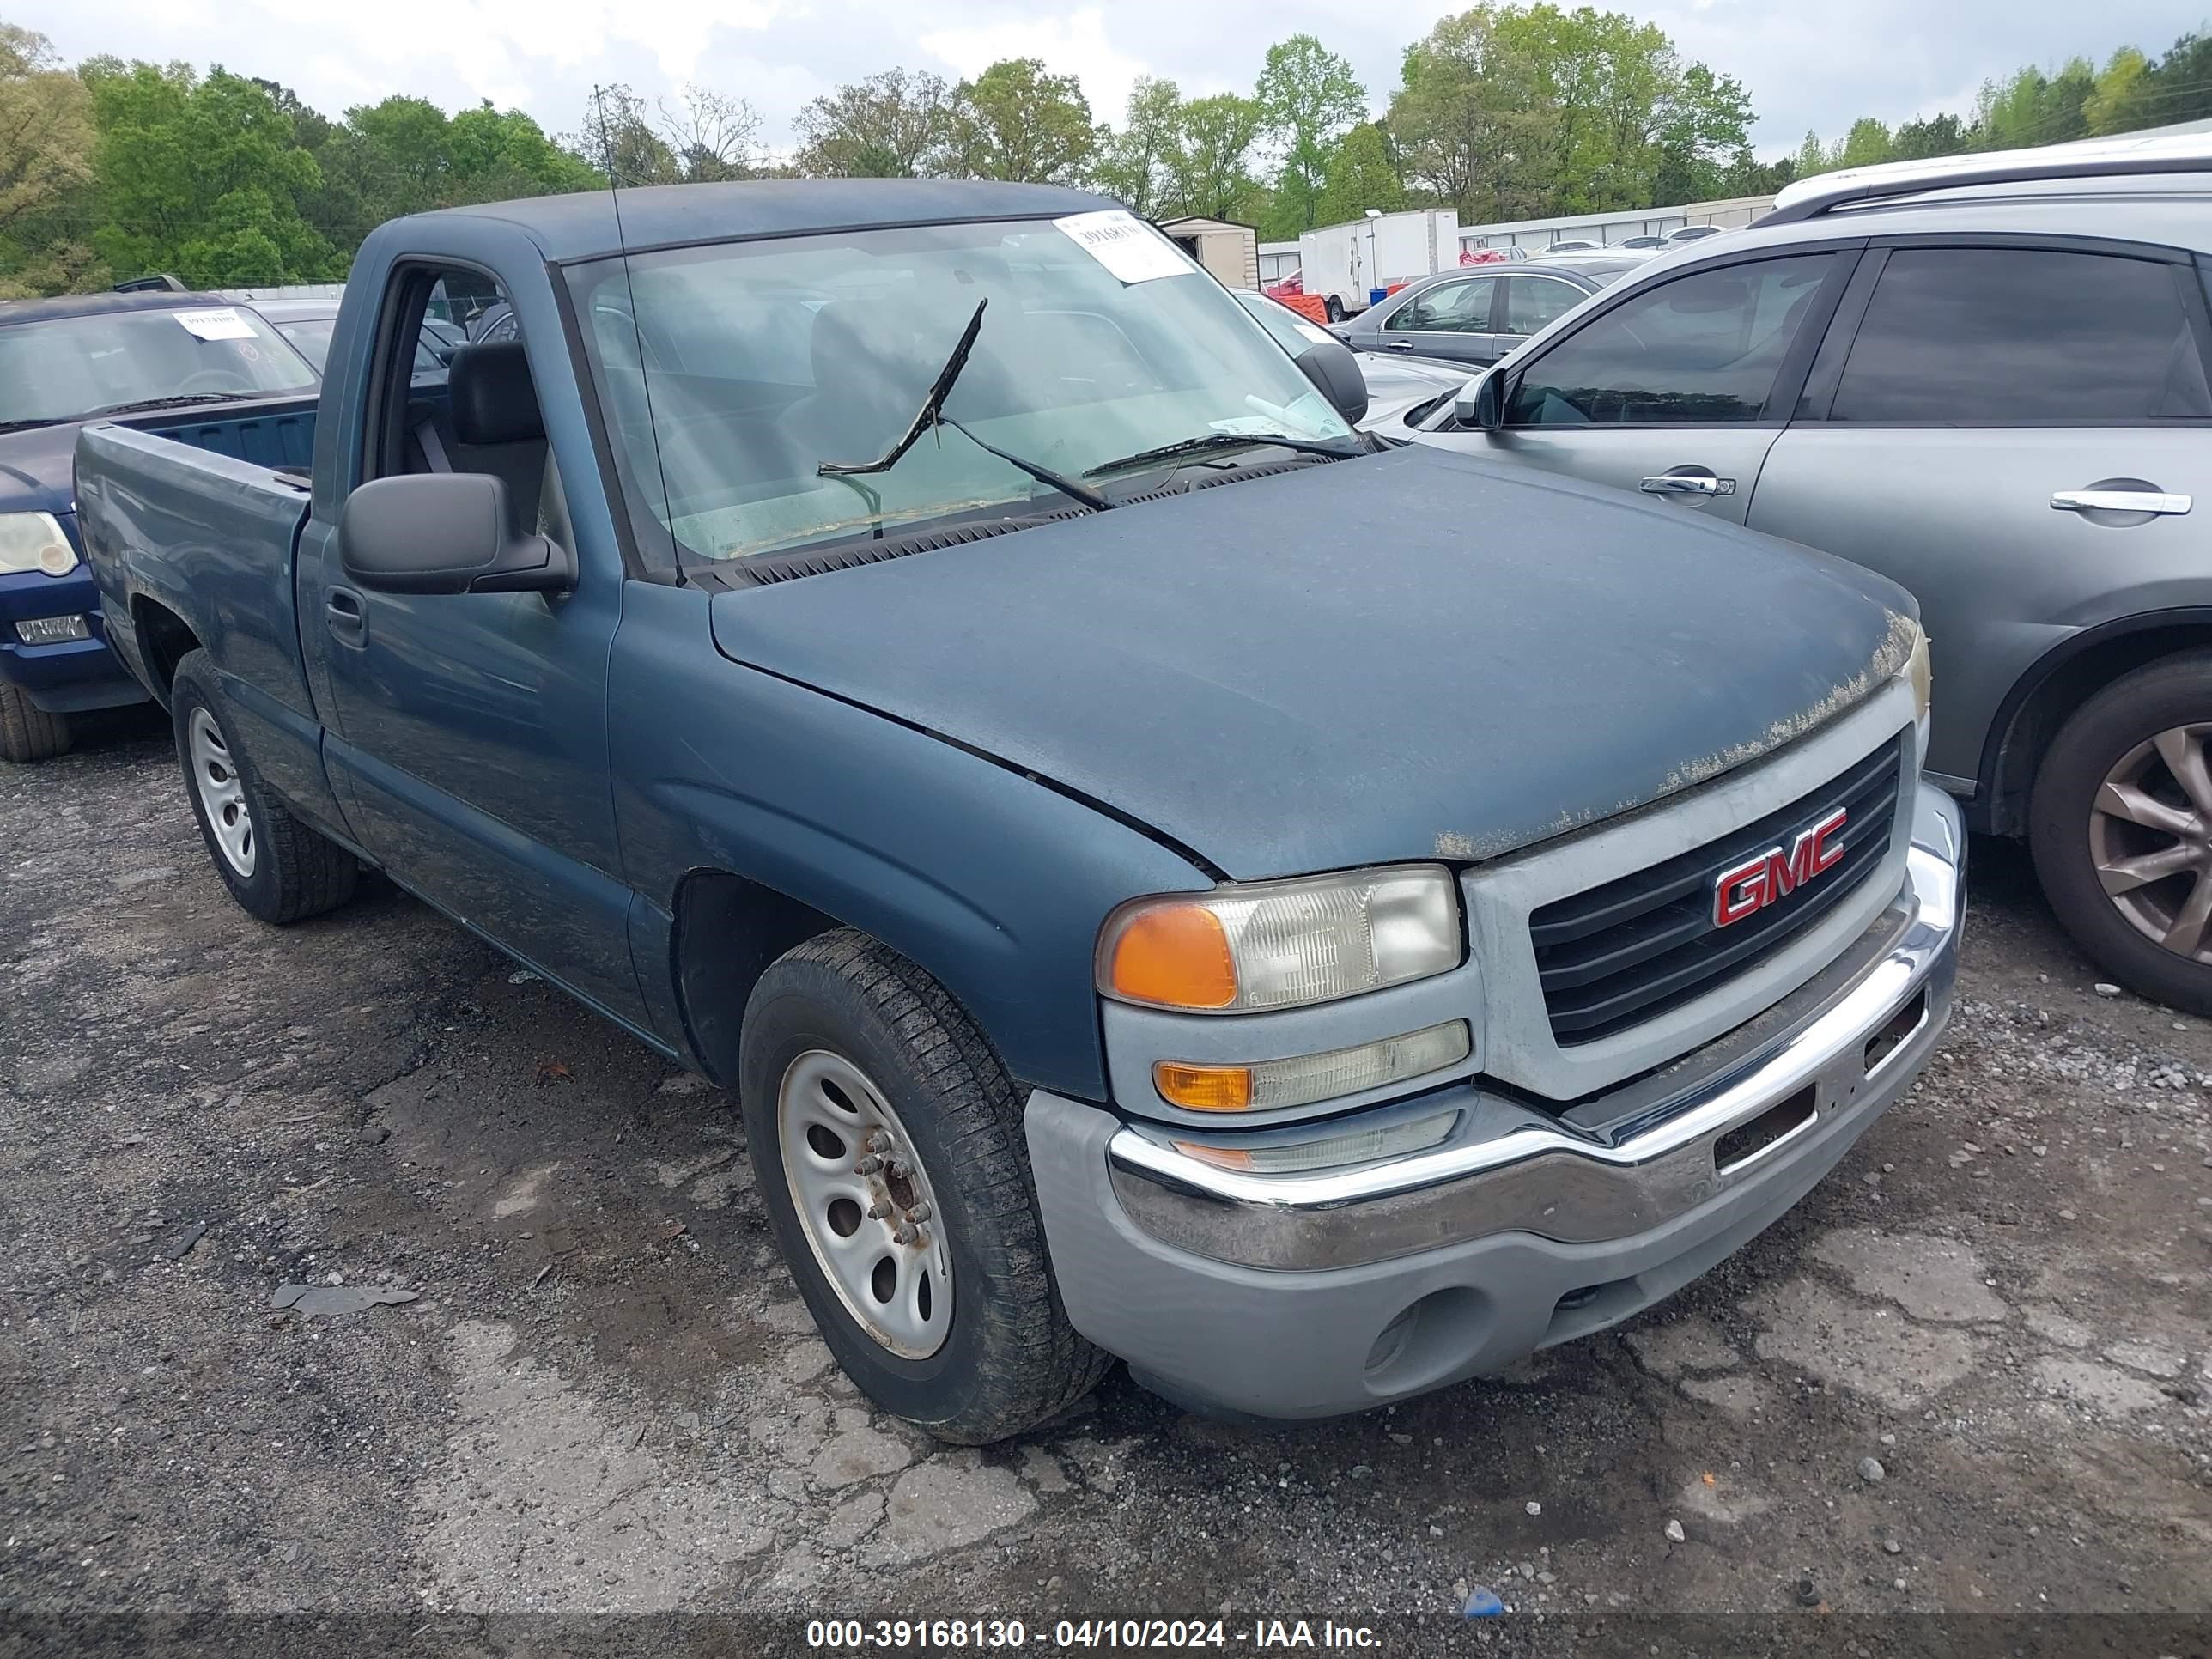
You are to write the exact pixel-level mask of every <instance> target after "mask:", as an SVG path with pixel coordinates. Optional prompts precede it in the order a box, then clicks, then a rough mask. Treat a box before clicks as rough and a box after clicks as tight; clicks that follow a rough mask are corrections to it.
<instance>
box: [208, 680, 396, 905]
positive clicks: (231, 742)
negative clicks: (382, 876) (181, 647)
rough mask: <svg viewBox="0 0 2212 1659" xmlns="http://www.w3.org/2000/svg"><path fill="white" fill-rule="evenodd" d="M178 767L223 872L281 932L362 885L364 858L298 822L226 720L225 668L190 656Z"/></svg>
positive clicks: (235, 892)
mask: <svg viewBox="0 0 2212 1659" xmlns="http://www.w3.org/2000/svg"><path fill="white" fill-rule="evenodd" d="M169 712H170V715H171V718H172V720H173V722H174V724H175V726H176V733H177V759H178V761H179V763H180V764H181V765H182V766H183V768H184V772H185V799H188V800H190V801H191V805H192V817H194V818H195V819H196V820H197V822H198V823H199V826H200V836H201V838H202V839H203V840H204V841H205V842H207V849H208V857H209V859H210V861H212V862H213V864H214V865H215V872H216V875H218V876H220V877H221V878H222V884H223V885H224V886H225V887H227V888H228V889H229V890H230V896H231V897H233V898H234V899H235V900H237V901H238V904H239V908H240V909H242V910H244V911H245V912H246V914H247V915H252V916H257V917H258V918H259V919H260V920H262V921H266V922H272V923H274V924H276V926H278V927H283V926H286V925H288V924H289V923H291V922H295V921H305V920H306V919H307V917H309V916H318V915H321V914H322V913H323V912H324V911H325V910H332V909H336V908H337V907H338V906H339V905H341V904H343V903H344V902H346V901H347V900H348V899H349V898H351V897H352V896H353V891H354V885H355V884H356V882H357V881H358V880H359V879H360V878H361V866H360V864H359V863H358V862H357V861H356V859H355V858H354V855H353V854H350V853H349V852H347V851H346V850H345V848H343V847H340V846H338V845H337V843H336V842H332V841H330V840H327V839H325V837H324V836H321V835H319V834H318V833H317V832H316V831H315V830H313V829H309V828H308V827H307V825H306V824H304V823H301V822H300V820H299V819H297V818H295V817H293V816H292V814H291V813H290V812H289V811H287V810H286V808H285V806H284V804H283V802H282V801H280V800H278V799H276V795H275V793H273V792H271V791H270V788H269V787H268V785H266V784H264V782H262V781H261V775H260V773H259V772H258V771H256V770H255V769H254V765H253V761H252V757H251V756H249V755H247V754H246V752H245V750H242V749H240V747H239V744H238V739H237V737H236V735H235V734H234V732H233V731H232V730H231V728H230V726H229V724H228V721H226V720H225V719H224V718H223V712H222V702H221V700H220V698H219V696H218V695H217V690H216V673H215V665H214V664H212V663H211V662H210V661H209V660H208V655H207V653H206V652H204V651H191V652H187V653H185V659H184V660H183V661H182V662H180V663H179V664H178V665H177V672H176V677H175V678H174V680H173V682H172V683H171V685H170V688H169Z"/></svg>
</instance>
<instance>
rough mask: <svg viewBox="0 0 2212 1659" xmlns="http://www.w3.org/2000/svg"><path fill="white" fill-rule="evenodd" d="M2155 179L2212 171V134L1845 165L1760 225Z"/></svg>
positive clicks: (1783, 202) (1795, 192) (1804, 187)
mask: <svg viewBox="0 0 2212 1659" xmlns="http://www.w3.org/2000/svg"><path fill="white" fill-rule="evenodd" d="M2140 173H2212V132H2185V133H2171V134H2168V135H2166V136H2165V137H2138V138H2089V139H2083V140H2081V141H2079V142H2077V143H2069V144H2045V145H2043V146H2041V147H2040V148H2039V149H1995V150H1986V151H1984V152H1983V153H1982V154H1980V155H1937V156H1930V157H1929V158H1928V159H1926V160H1924V161H1885V162H1882V163H1881V165H1879V166H1876V167H1845V168H1844V169H1842V170H1841V171H1840V172H1837V173H1815V174H1814V176H1813V177H1812V178H1810V179H1799V180H1798V181H1797V182H1796V184H1794V185H1785V186H1784V188H1783V190H1782V192H1781V194H1779V195H1778V196H1777V197H1775V198H1774V207H1773V210H1772V211H1771V212H1769V213H1768V214H1767V215H1766V216H1765V217H1764V218H1762V219H1760V220H1759V224H1761V225H1787V224H1795V223H1796V222H1799V221H1801V220H1805V219H1812V218H1816V217H1818V216H1820V215H1821V214H1823V213H1826V212H1829V211H1831V210H1833V209H1836V208H1841V207H1850V206H1855V205H1857V204H1859V203H1862V202H1875V201H1881V200H1882V199H1884V198H1886V197H1896V196H1917V195H1919V194H1921V193H1922V192H1923V191H1931V190H1958V189H1961V188H1964V187H1966V186H1968V185H2004V184H2012V183H2015V182H2019V181H2024V180H2028V179H2104V178H2124V177H2126V176H2128V175H2130V174H2140Z"/></svg>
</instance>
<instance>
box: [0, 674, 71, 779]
mask: <svg viewBox="0 0 2212 1659" xmlns="http://www.w3.org/2000/svg"><path fill="white" fill-rule="evenodd" d="M69 746H70V728H69V717H68V716H67V715H64V714H48V713H47V712H46V710H45V709H43V708H40V707H39V705H38V704H36V703H34V702H32V701H31V699H30V698H29V696H27V695H26V694H25V692H24V690H23V688H22V687H21V686H20V685H15V684H11V683H9V681H6V680H0V760H10V761H13V762H15V763H16V764H17V765H18V766H21V765H26V764H27V763H30V762H32V761H42V760H52V758H53V757H55V756H56V755H60V754H65V753H67V752H68V750H69Z"/></svg>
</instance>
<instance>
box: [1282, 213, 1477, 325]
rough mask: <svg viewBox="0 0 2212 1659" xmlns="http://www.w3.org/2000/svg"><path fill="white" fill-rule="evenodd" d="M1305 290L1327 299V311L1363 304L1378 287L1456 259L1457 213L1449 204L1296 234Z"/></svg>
mask: <svg viewBox="0 0 2212 1659" xmlns="http://www.w3.org/2000/svg"><path fill="white" fill-rule="evenodd" d="M1298 253H1299V256H1300V261H1301V264H1302V267H1303V269H1304V271H1305V281H1304V288H1305V291H1306V292H1307V293H1308V294H1314V295H1320V296H1321V297H1322V299H1324V300H1325V301H1328V310H1329V315H1330V316H1331V317H1333V318H1334V317H1349V316H1351V315H1352V313H1355V312H1360V311H1364V310H1366V309H1367V306H1368V300H1369V296H1370V295H1371V294H1372V293H1373V292H1374V290H1375V289H1378V288H1390V287H1393V286H1395V284H1397V283H1410V282H1412V281H1413V279H1414V278H1415V277H1416V276H1429V275H1431V274H1432V273H1433V272H1436V271H1439V270H1447V269H1449V268H1450V267H1451V266H1454V265H1456V264H1458V263H1459V215H1458V214H1457V213H1455V212H1454V211H1453V210H1451V209H1450V208H1415V209H1413V210H1411V211H1409V212H1405V213H1385V214H1381V215H1378V216H1376V217H1374V218H1371V219H1355V220H1353V221H1352V222H1351V223H1350V224H1348V225H1323V226H1322V227H1321V228H1320V229H1318V230H1310V231H1308V232H1306V234H1304V235H1303V236H1301V237H1299V238H1298Z"/></svg>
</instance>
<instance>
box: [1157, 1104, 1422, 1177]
mask: <svg viewBox="0 0 2212 1659" xmlns="http://www.w3.org/2000/svg"><path fill="white" fill-rule="evenodd" d="M1458 1121H1459V1114H1458V1113H1457V1112H1439V1113H1437V1115H1434V1116H1433V1117H1421V1118H1415V1119H1413V1121H1410V1122H1404V1123H1394V1124H1391V1125H1389V1127H1383V1128H1366V1129H1346V1130H1344V1131H1342V1132H1340V1133H1336V1134H1328V1135H1321V1136H1317V1137H1316V1138H1315V1139H1311V1140H1275V1141H1268V1142H1267V1143H1265V1144H1264V1145H1261V1146H1212V1145H1210V1144H1208V1143H1207V1142H1206V1141H1202V1140H1178V1141H1176V1142H1174V1143H1172V1144H1173V1145H1174V1146H1175V1149H1176V1151H1177V1152H1182V1153H1183V1154H1185V1155H1186V1156H1188V1157H1190V1158H1196V1159H1198V1160H1199V1161H1200V1163H1202V1164H1212V1165H1213V1167H1214V1168H1215V1169H1217V1170H1245V1171H1248V1172H1249V1173H1250V1174H1253V1175H1298V1174H1302V1173H1304V1171H1306V1170H1336V1169H1341V1168H1343V1167H1344V1166H1345V1165H1346V1164H1371V1163H1373V1162H1374V1161H1375V1160H1376V1158H1403V1157H1405V1156H1406V1155H1407V1153H1409V1152H1425V1151H1427V1150H1428V1148H1430V1147H1431V1146H1437V1145H1438V1144H1439V1143H1440V1142H1442V1141H1443V1139H1445V1137H1447V1136H1448V1135H1449V1134H1450V1133H1451V1132H1452V1128H1453V1126H1454V1125H1455V1124H1456V1123H1458Z"/></svg>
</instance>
